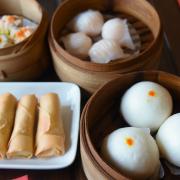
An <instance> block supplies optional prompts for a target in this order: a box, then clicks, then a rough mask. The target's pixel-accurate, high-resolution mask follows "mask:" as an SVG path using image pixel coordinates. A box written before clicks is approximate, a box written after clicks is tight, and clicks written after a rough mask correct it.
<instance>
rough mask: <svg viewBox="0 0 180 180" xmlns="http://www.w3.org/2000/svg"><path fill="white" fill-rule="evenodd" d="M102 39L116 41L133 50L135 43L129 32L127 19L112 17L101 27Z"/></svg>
mask: <svg viewBox="0 0 180 180" xmlns="http://www.w3.org/2000/svg"><path fill="white" fill-rule="evenodd" d="M102 37H103V38H104V39H109V40H114V41H117V42H118V43H119V44H120V45H121V46H122V47H126V48H129V49H132V50H135V44H134V42H133V40H132V37H131V35H130V32H129V28H128V24H127V20H122V19H120V18H113V19H111V20H108V21H107V22H106V23H105V24H104V25H103V28H102Z"/></svg>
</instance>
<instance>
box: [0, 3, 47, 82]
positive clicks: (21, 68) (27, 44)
mask: <svg viewBox="0 0 180 180" xmlns="http://www.w3.org/2000/svg"><path fill="white" fill-rule="evenodd" d="M0 13H1V15H20V16H23V17H25V18H27V19H29V20H31V21H33V22H35V23H37V24H38V27H37V29H36V30H35V32H34V33H33V34H32V35H31V36H29V37H28V38H26V39H25V40H24V41H22V42H20V43H18V44H16V45H13V46H10V47H6V48H2V49H0V81H14V80H15V81H17V80H18V81H21V80H32V79H35V78H37V77H39V76H40V75H41V74H42V72H43V71H44V70H45V69H46V67H47V58H45V57H43V53H44V51H45V50H44V49H45V34H46V31H47V25H48V17H47V13H46V12H45V11H44V9H42V7H41V6H40V5H39V4H38V2H37V1H35V0H26V1H22V0H1V1H0Z"/></svg>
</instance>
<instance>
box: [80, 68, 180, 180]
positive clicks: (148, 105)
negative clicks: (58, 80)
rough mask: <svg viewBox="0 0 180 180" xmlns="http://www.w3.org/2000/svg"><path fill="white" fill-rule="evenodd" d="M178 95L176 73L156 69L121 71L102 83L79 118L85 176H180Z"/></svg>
mask: <svg viewBox="0 0 180 180" xmlns="http://www.w3.org/2000/svg"><path fill="white" fill-rule="evenodd" d="M179 100H180V79H179V77H176V76H174V75H171V74H168V73H165V72H160V71H149V72H147V71H146V72H135V73H129V74H125V75H122V76H121V75H120V76H119V77H118V78H115V79H113V80H111V81H109V82H108V83H106V84H105V85H104V86H102V87H101V88H100V89H99V90H98V91H96V93H95V94H94V95H92V97H91V98H90V99H89V101H88V103H87V104H86V106H85V108H84V110H83V114H82V117H81V128H80V145H81V157H82V163H83V168H84V171H85V174H86V176H87V177H88V178H90V179H91V178H92V177H96V175H97V177H98V179H147V178H153V179H159V178H160V177H163V176H164V177H173V176H176V177H179V176H178V174H179V172H180V171H179V169H180V166H179V158H180V153H179V143H178V139H179V131H178V128H179V127H178V124H179V123H180V122H179V114H178V113H179V112H180V108H179ZM174 114H175V115H174ZM173 129H174V130H176V131H173ZM172 139H173V141H172ZM174 169H176V171H175V170H174ZM170 172H171V173H170Z"/></svg>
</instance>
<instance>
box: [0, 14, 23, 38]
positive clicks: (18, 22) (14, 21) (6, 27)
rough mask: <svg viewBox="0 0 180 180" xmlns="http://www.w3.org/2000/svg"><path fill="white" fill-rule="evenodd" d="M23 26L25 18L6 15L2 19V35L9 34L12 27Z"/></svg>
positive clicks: (0, 22) (0, 21) (0, 23)
mask: <svg viewBox="0 0 180 180" xmlns="http://www.w3.org/2000/svg"><path fill="white" fill-rule="evenodd" d="M22 25H23V18H22V17H21V16H15V15H12V16H11V15H4V16H2V18H1V19H0V29H1V33H3V34H7V35H8V34H9V32H10V30H11V28H12V27H19V26H22Z"/></svg>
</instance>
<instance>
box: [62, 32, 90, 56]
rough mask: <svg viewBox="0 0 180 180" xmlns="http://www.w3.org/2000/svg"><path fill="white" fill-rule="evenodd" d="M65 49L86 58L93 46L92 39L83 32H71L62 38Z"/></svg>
mask: <svg viewBox="0 0 180 180" xmlns="http://www.w3.org/2000/svg"><path fill="white" fill-rule="evenodd" d="M62 41H63V43H64V46H65V49H66V50H67V51H68V52H69V53H70V54H72V55H74V56H77V57H79V58H86V57H87V56H88V52H89V49H90V48H91V46H92V40H91V38H90V37H88V36H87V35H86V34H84V33H82V32H78V33H71V34H69V35H67V36H65V37H63V38H62Z"/></svg>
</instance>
